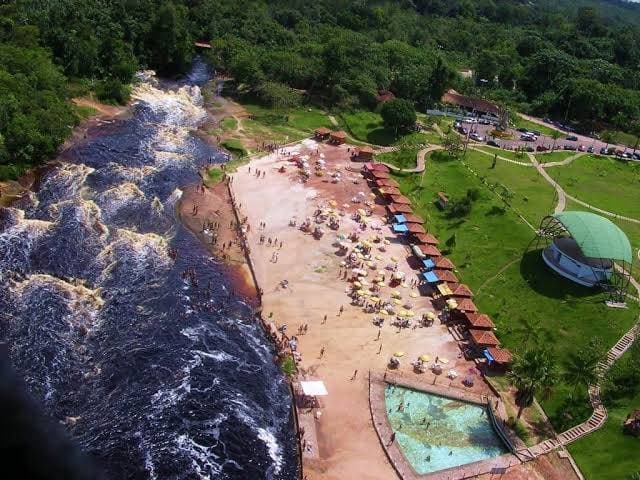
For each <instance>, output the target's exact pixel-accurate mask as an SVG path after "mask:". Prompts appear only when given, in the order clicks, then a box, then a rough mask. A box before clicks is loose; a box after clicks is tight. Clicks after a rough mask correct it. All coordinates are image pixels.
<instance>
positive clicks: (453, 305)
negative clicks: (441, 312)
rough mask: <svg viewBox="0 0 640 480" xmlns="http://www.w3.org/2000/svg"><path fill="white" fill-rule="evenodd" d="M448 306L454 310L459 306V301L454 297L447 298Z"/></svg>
mask: <svg viewBox="0 0 640 480" xmlns="http://www.w3.org/2000/svg"><path fill="white" fill-rule="evenodd" d="M447 307H449V308H450V309H451V310H453V309H454V308H458V302H456V301H455V300H454V299H453V298H450V299H449V300H447Z"/></svg>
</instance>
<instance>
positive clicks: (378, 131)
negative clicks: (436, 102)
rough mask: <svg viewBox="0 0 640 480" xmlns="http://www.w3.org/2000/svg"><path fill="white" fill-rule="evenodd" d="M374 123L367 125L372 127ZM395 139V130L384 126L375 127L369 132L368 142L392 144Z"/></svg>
mask: <svg viewBox="0 0 640 480" xmlns="http://www.w3.org/2000/svg"><path fill="white" fill-rule="evenodd" d="M371 126H373V125H367V127H371ZM394 141H395V137H394V136H393V132H392V131H391V130H388V129H386V128H384V127H378V128H374V129H373V130H371V131H370V132H368V133H367V142H369V143H374V144H376V145H384V146H388V145H391V144H392V143H393V142H394Z"/></svg>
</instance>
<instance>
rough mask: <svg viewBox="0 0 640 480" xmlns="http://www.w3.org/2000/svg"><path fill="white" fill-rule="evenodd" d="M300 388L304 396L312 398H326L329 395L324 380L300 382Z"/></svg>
mask: <svg viewBox="0 0 640 480" xmlns="http://www.w3.org/2000/svg"><path fill="white" fill-rule="evenodd" d="M300 386H301V387H302V391H303V392H304V394H305V395H308V396H310V397H324V396H325V395H329V392H327V387H325V386H324V382H323V381H322V380H313V381H309V382H300Z"/></svg>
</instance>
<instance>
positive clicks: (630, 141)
mask: <svg viewBox="0 0 640 480" xmlns="http://www.w3.org/2000/svg"><path fill="white" fill-rule="evenodd" d="M609 133H611V134H612V135H613V139H612V142H613V143H618V144H620V145H626V146H627V147H629V148H633V147H635V146H636V142H637V141H638V137H636V136H635V135H632V134H631V133H627V132H621V131H620V130H613V131H609ZM604 134H605V132H601V133H600V138H602V136H603V135H604Z"/></svg>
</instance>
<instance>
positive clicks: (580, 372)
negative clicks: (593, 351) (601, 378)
mask: <svg viewBox="0 0 640 480" xmlns="http://www.w3.org/2000/svg"><path fill="white" fill-rule="evenodd" d="M599 361H600V358H599V357H598V356H596V355H590V354H589V352H586V351H581V352H578V353H573V354H571V355H570V356H569V359H568V360H567V363H566V365H565V372H564V377H565V380H566V381H567V383H569V384H571V385H573V394H574V395H575V393H576V390H577V389H578V387H579V386H581V385H584V386H585V387H588V386H589V385H591V384H592V383H594V382H595V381H596V379H597V373H596V367H597V366H598V362H599Z"/></svg>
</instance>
